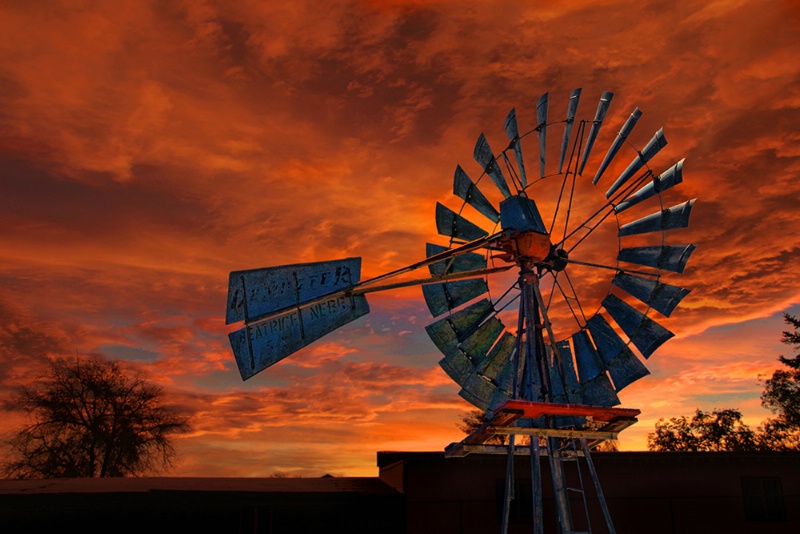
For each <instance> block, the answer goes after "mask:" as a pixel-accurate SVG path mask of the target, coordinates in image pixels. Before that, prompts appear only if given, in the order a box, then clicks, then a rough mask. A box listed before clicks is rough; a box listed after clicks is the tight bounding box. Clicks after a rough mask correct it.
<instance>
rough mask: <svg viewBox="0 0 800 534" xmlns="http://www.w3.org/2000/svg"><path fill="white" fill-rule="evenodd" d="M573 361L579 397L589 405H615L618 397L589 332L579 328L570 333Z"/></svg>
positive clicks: (617, 402)
mask: <svg viewBox="0 0 800 534" xmlns="http://www.w3.org/2000/svg"><path fill="white" fill-rule="evenodd" d="M572 346H573V348H574V349H575V362H576V363H577V365H578V376H579V377H580V385H581V397H582V398H583V402H585V403H587V404H589V405H591V406H616V405H617V404H619V398H617V394H616V393H615V392H614V387H613V386H612V385H611V382H610V381H609V380H608V377H607V376H606V373H605V365H603V361H602V360H601V359H600V355H599V354H598V353H597V351H596V350H595V348H594V347H593V346H592V342H591V341H590V340H589V334H587V333H586V331H585V330H579V331H578V332H576V333H574V334H573V335H572Z"/></svg>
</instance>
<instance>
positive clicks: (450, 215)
mask: <svg viewBox="0 0 800 534" xmlns="http://www.w3.org/2000/svg"><path fill="white" fill-rule="evenodd" d="M436 229H437V230H438V231H439V234H440V235H446V236H450V237H453V238H455V239H462V240H464V241H474V240H476V239H480V238H481V237H485V236H488V235H489V232H487V231H486V230H484V229H483V228H481V227H479V226H477V225H475V224H474V223H472V222H470V221H468V220H467V219H465V218H464V217H462V216H461V215H459V214H458V213H456V212H454V211H453V210H451V209H450V208H448V207H446V206H444V205H443V204H440V203H439V202H437V203H436Z"/></svg>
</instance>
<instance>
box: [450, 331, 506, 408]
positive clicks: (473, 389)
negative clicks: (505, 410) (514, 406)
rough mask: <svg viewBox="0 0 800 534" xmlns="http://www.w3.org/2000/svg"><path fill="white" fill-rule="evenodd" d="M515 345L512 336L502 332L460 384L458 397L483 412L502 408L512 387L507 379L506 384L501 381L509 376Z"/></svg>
mask: <svg viewBox="0 0 800 534" xmlns="http://www.w3.org/2000/svg"><path fill="white" fill-rule="evenodd" d="M515 343H516V340H515V339H514V336H512V335H511V334H509V333H508V332H503V335H502V336H501V337H500V339H499V340H498V341H497V343H496V344H495V346H494V347H492V349H491V350H490V351H489V354H488V355H487V356H486V358H484V359H483V361H481V362H480V363H479V364H478V365H477V367H476V368H475V369H474V372H473V373H472V374H470V375H469V376H467V378H466V379H465V381H464V382H463V383H461V386H462V389H461V391H460V392H459V395H461V397H462V398H464V399H465V400H467V401H469V402H471V403H472V404H474V405H475V406H477V407H478V408H480V409H481V410H484V411H488V410H490V409H491V408H492V407H493V406H494V407H498V406H502V405H503V404H504V403H505V402H506V401H507V400H508V399H510V398H511V393H512V387H513V386H512V384H511V381H510V380H508V379H507V380H506V383H503V381H502V379H503V377H504V376H506V377H507V378H510V376H511V375H510V374H509V372H508V371H510V369H507V368H508V367H509V365H510V363H511V362H510V359H511V354H512V353H513V352H514V345H515Z"/></svg>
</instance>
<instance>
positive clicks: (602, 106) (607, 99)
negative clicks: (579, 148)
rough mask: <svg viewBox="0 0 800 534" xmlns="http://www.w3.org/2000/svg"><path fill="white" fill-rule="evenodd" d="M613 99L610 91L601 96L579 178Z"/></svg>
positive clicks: (584, 150) (588, 137)
mask: <svg viewBox="0 0 800 534" xmlns="http://www.w3.org/2000/svg"><path fill="white" fill-rule="evenodd" d="M612 98H614V93H612V92H610V91H603V94H602V95H601V96H600V103H598V104H597V112H596V113H595V114H594V120H593V121H592V127H591V128H590V129H589V135H588V136H587V137H586V147H585V148H584V149H583V156H582V157H581V166H580V168H579V169H578V176H581V175H583V168H584V167H586V161H587V160H588V159H589V154H590V153H591V152H592V147H593V146H594V142H595V140H596V139H597V134H599V133H600V127H601V126H602V125H603V119H605V117H606V113H607V112H608V107H609V106H610V105H611V99H612Z"/></svg>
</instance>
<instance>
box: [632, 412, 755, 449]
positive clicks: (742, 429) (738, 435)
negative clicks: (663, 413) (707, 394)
mask: <svg viewBox="0 0 800 534" xmlns="http://www.w3.org/2000/svg"><path fill="white" fill-rule="evenodd" d="M647 448H648V449H650V450H651V451H661V452H680V451H687V452H697V451H753V450H758V448H759V445H758V440H757V438H756V435H755V432H753V431H752V430H750V428H749V427H748V426H747V425H746V424H745V423H744V422H742V414H741V412H739V411H738V410H733V409H727V410H713V411H711V413H708V412H704V411H702V410H697V411H696V412H695V414H694V416H693V417H692V418H687V417H685V416H680V417H672V418H671V419H669V420H668V421H666V420H664V419H659V420H658V422H657V423H656V431H655V432H653V433H650V434H648V435H647Z"/></svg>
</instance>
